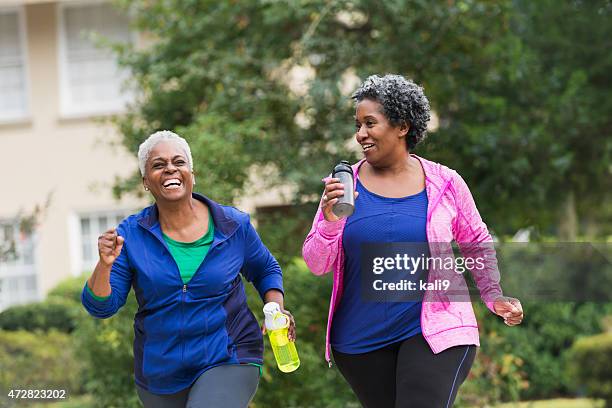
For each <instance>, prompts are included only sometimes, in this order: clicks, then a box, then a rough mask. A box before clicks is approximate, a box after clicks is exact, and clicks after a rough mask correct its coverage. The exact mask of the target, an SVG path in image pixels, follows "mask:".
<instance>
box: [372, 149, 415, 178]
mask: <svg viewBox="0 0 612 408" xmlns="http://www.w3.org/2000/svg"><path fill="white" fill-rule="evenodd" d="M414 160H415V159H413V158H412V157H410V153H409V152H407V151H404V152H403V153H402V154H400V155H398V156H397V157H394V158H392V159H391V160H389V161H388V162H387V163H378V164H377V165H376V166H374V165H372V164H370V166H369V167H370V172H371V174H372V175H374V176H377V177H385V176H391V177H393V176H399V175H404V174H406V173H411V172H413V171H414V170H415V163H414ZM368 164H369V163H368Z"/></svg>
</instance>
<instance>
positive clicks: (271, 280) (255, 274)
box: [241, 216, 284, 299]
mask: <svg viewBox="0 0 612 408" xmlns="http://www.w3.org/2000/svg"><path fill="white" fill-rule="evenodd" d="M245 224H246V225H244V228H245V255H244V265H243V267H242V270H241V273H242V275H243V276H244V277H245V278H246V280H248V281H249V282H252V283H253V286H255V289H257V292H259V296H261V298H262V299H264V295H265V294H266V292H267V291H269V290H270V289H278V290H280V291H281V292H284V290H283V273H282V272H281V268H280V266H279V264H278V262H277V261H276V259H275V258H274V257H273V256H272V254H271V253H270V251H269V250H268V248H266V246H265V245H264V244H263V242H262V241H261V239H260V238H259V235H258V234H257V231H255V228H253V225H252V224H251V221H250V218H249V217H248V216H247V217H246V223H245Z"/></svg>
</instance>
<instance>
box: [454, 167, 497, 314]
mask: <svg viewBox="0 0 612 408" xmlns="http://www.w3.org/2000/svg"><path fill="white" fill-rule="evenodd" d="M451 187H452V188H453V190H454V196H455V202H456V206H457V217H456V219H455V222H454V223H453V235H454V238H455V241H457V245H458V246H459V249H460V251H461V254H462V255H463V257H465V258H472V259H475V260H476V259H480V261H481V262H479V263H477V267H474V268H472V270H471V273H472V276H473V277H474V282H475V283H476V286H477V287H478V290H479V292H480V297H481V298H482V300H483V301H484V303H485V304H486V305H487V307H488V308H489V310H491V311H492V312H495V311H494V309H493V303H494V301H495V299H497V298H498V297H499V296H502V289H501V286H500V283H499V281H500V274H499V268H498V264H497V255H496V253H495V246H494V242H493V238H492V237H491V234H490V233H489V230H488V228H487V225H486V224H485V223H484V222H483V221H482V218H481V217H480V213H479V212H478V209H477V208H476V203H475V202H474V198H473V197H472V193H471V192H470V189H469V187H468V186H467V184H466V182H465V180H463V178H462V177H461V176H460V175H459V174H457V173H455V174H454V177H453V180H452V182H451Z"/></svg>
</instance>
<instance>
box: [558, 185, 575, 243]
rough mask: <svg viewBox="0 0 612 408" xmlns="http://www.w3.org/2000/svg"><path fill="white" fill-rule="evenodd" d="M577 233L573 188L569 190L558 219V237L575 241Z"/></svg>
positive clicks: (566, 240) (567, 240)
mask: <svg viewBox="0 0 612 408" xmlns="http://www.w3.org/2000/svg"><path fill="white" fill-rule="evenodd" d="M577 235H578V215H577V214H576V199H575V195H574V191H573V190H569V191H568V193H567V197H566V200H565V203H564V204H563V207H562V209H561V219H560V220H559V239H560V240H562V241H565V242H574V241H576V236H577Z"/></svg>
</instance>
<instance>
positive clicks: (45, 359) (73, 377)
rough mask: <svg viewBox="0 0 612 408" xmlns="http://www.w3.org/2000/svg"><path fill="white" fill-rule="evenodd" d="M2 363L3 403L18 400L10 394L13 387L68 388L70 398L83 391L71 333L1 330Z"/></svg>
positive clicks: (1, 399) (12, 402)
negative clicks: (69, 334) (11, 397)
mask: <svg viewBox="0 0 612 408" xmlns="http://www.w3.org/2000/svg"><path fill="white" fill-rule="evenodd" d="M0 367H1V368H0V389H1V390H3V392H2V394H1V395H0V406H3V407H11V406H12V405H11V404H16V403H17V400H15V399H10V398H8V396H7V393H8V391H9V390H11V389H26V390H27V389H38V390H42V389H45V390H48V389H51V390H66V396H67V398H68V397H70V396H71V395H76V394H80V393H81V391H82V388H81V385H80V384H81V383H80V381H79V377H80V373H81V369H82V364H81V362H80V360H79V358H78V357H77V355H76V354H75V353H74V351H73V347H72V344H71V339H70V336H68V335H67V334H65V333H61V332H58V331H55V330H50V331H49V332H46V333H44V332H36V333H30V332H27V331H10V332H9V331H0ZM5 391H6V392H5Z"/></svg>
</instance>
